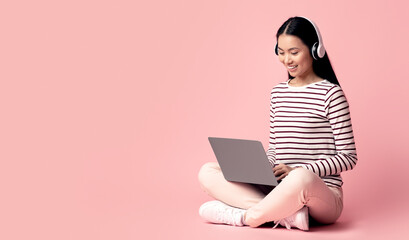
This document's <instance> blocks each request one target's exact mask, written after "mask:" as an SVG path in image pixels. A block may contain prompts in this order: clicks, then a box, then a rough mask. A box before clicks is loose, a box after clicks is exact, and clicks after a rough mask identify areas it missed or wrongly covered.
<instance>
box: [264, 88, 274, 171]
mask: <svg viewBox="0 0 409 240" xmlns="http://www.w3.org/2000/svg"><path fill="white" fill-rule="evenodd" d="M272 96H273V95H272V94H271V97H270V136H269V143H268V149H267V152H266V154H267V158H268V160H269V161H270V163H271V165H273V166H274V165H276V149H275V134H274V106H273V97H272Z"/></svg>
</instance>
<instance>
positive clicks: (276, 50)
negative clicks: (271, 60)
mask: <svg viewBox="0 0 409 240" xmlns="http://www.w3.org/2000/svg"><path fill="white" fill-rule="evenodd" d="M274 52H275V53H276V55H278V44H276V47H275V48H274Z"/></svg>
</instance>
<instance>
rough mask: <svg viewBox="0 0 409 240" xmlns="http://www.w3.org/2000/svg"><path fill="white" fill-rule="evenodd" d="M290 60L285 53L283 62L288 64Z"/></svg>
mask: <svg viewBox="0 0 409 240" xmlns="http://www.w3.org/2000/svg"><path fill="white" fill-rule="evenodd" d="M291 61H292V59H291V56H290V54H286V55H285V57H284V63H285V64H288V63H291Z"/></svg>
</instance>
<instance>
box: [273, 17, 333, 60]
mask: <svg viewBox="0 0 409 240" xmlns="http://www.w3.org/2000/svg"><path fill="white" fill-rule="evenodd" d="M302 18H304V19H306V20H308V21H309V22H310V23H311V24H312V26H313V27H314V29H315V32H316V33H317V36H318V42H316V43H314V45H312V48H311V53H312V57H313V58H314V59H315V60H318V58H323V57H324V55H325V47H324V44H323V42H322V37H321V34H320V30H319V29H318V27H317V26H316V25H315V23H314V22H313V21H311V20H310V19H308V18H306V17H302ZM275 53H276V54H277V55H278V43H277V44H276V47H275Z"/></svg>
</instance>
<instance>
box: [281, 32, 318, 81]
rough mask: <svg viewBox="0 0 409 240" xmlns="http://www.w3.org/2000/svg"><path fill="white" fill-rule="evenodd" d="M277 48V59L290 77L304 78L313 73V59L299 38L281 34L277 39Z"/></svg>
mask: <svg viewBox="0 0 409 240" xmlns="http://www.w3.org/2000/svg"><path fill="white" fill-rule="evenodd" d="M277 46H278V58H279V60H280V62H281V63H283V64H284V66H285V67H286V69H287V71H288V73H289V74H290V75H291V76H292V77H294V78H296V77H298V78H305V77H307V76H309V75H310V74H311V73H313V72H314V71H313V69H312V62H313V58H312V56H311V55H310V51H309V49H308V47H307V45H305V44H304V43H303V42H302V41H301V39H300V38H298V37H296V36H293V35H287V34H281V35H280V36H279V37H278V41H277Z"/></svg>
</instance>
